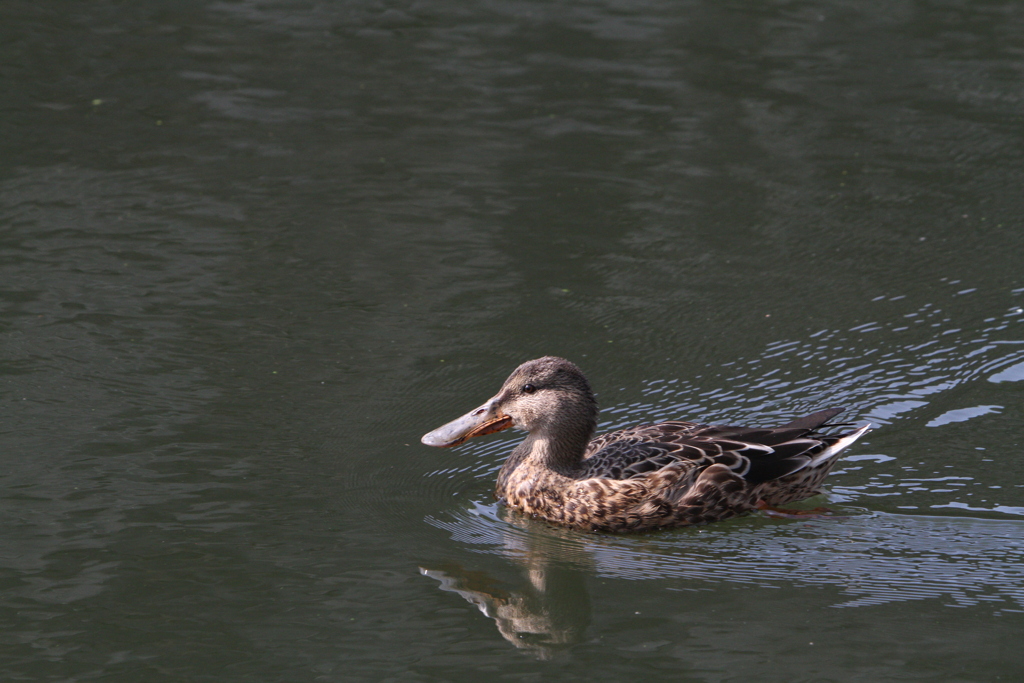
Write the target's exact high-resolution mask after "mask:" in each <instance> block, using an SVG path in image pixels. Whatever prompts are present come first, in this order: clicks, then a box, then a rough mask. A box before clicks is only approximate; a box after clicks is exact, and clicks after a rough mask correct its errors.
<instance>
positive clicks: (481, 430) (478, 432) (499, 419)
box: [420, 400, 512, 448]
mask: <svg viewBox="0 0 1024 683" xmlns="http://www.w3.org/2000/svg"><path fill="white" fill-rule="evenodd" d="M493 403H494V401H493V400H491V401H488V402H487V403H485V404H483V405H482V406H480V407H479V408H477V409H476V410H471V411H469V412H468V413H466V414H465V415H463V416H462V417H460V418H458V419H457V420H452V421H451V422H449V423H448V424H446V425H443V426H441V427H438V428H437V429H435V430H434V431H432V432H430V433H429V434H425V435H424V436H423V438H422V439H420V441H422V442H423V443H425V444H426V445H428V446H438V447H440V448H447V447H449V446H458V445H459V444H460V443H463V442H464V441H466V440H468V439H472V438H473V437H474V436H483V435H484V434H493V433H494V432H500V431H502V430H505V429H508V428H509V427H511V426H512V418H511V417H509V416H508V415H505V414H504V413H502V412H501V411H500V410H498V409H497V408H495V407H494V405H493Z"/></svg>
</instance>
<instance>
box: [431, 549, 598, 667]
mask: <svg viewBox="0 0 1024 683" xmlns="http://www.w3.org/2000/svg"><path fill="white" fill-rule="evenodd" d="M531 560H532V561H531V562H529V564H528V566H526V567H525V570H524V571H523V579H522V581H521V583H520V585H518V586H513V587H510V588H508V589H506V588H503V587H502V585H501V582H499V581H497V580H496V579H494V578H493V577H492V576H490V575H489V574H487V573H486V572H480V571H470V570H467V569H464V568H463V567H461V566H459V565H454V564H452V565H444V566H439V567H420V573H421V574H423V575H424V576H429V577H430V578H432V579H435V580H437V581H438V582H440V584H441V586H440V587H441V590H444V591H450V592H452V593H457V594H459V595H461V596H462V597H463V598H465V600H466V601H467V602H470V603H472V604H473V605H476V607H477V608H478V609H479V610H480V611H481V612H483V613H484V614H485V615H486V616H487V617H489V618H491V619H493V620H494V623H495V625H496V626H497V627H498V632H499V633H500V634H501V635H502V637H503V638H505V640H507V641H508V642H510V643H512V644H513V645H515V646H516V647H517V648H520V649H522V650H527V651H530V652H532V653H533V654H535V655H536V656H538V657H540V658H542V659H547V658H549V657H551V656H552V655H553V654H554V653H555V652H557V651H558V650H559V649H562V648H565V647H567V646H569V645H573V644H574V643H578V642H580V640H582V639H583V637H584V634H585V632H586V630H587V626H588V624H589V623H590V596H589V595H588V594H587V588H586V584H585V582H584V579H583V574H582V573H581V572H580V571H578V570H574V569H571V568H569V567H565V566H558V565H554V564H552V563H549V562H546V561H544V560H542V559H539V558H537V557H536V556H534V557H532V558H531Z"/></svg>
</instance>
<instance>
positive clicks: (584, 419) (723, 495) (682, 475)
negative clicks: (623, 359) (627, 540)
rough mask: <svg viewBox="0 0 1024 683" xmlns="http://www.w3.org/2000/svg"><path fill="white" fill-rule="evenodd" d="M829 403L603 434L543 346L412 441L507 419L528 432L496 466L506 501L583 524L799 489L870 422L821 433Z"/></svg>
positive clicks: (651, 524) (750, 500)
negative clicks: (781, 415) (739, 423)
mask: <svg viewBox="0 0 1024 683" xmlns="http://www.w3.org/2000/svg"><path fill="white" fill-rule="evenodd" d="M842 411H843V409H842V408H829V409H827V410H821V411H818V412H816V413H814V414H812V415H808V416H806V417H801V418H799V419H797V420H794V421H792V422H790V423H788V424H785V425H782V426H781V427H774V428H760V427H753V428H751V427H729V426H718V425H703V424H697V423H694V422H679V421H671V422H659V423H658V424H650V425H641V426H638V427H631V428H628V429H622V430H619V431H615V432H611V433H608V434H603V435H601V436H598V437H597V438H594V439H592V437H593V434H594V430H595V428H596V427H597V412H598V409H597V400H596V399H595V398H594V393H593V391H591V389H590V383H589V382H587V379H586V377H584V375H583V373H582V372H581V371H580V369H579V368H578V367H576V365H574V364H573V363H571V362H569V361H567V360H565V359H564V358H557V357H554V356H545V357H544V358H538V359H537V360H531V361H528V362H526V363H523V364H522V365H520V366H519V367H518V368H516V369H515V371H514V372H513V373H512V374H511V375H510V376H509V378H508V379H507V380H506V381H505V384H504V385H502V387H501V390H500V391H499V392H498V393H497V394H496V395H495V396H494V397H493V398H491V399H490V400H488V401H487V402H486V403H484V404H483V405H482V406H480V407H479V408H476V409H474V410H472V411H470V412H468V413H466V414H465V415H463V416H462V417H460V418H458V419H456V420H453V421H452V422H449V423H448V424H446V425H443V426H441V427H438V428H437V429H435V430H434V431H432V432H430V433H429V434H426V435H425V436H424V437H423V439H422V441H423V443H424V444H426V445H428V446H439V447H448V446H457V445H459V444H461V443H463V442H464V441H466V440H467V439H470V438H473V437H476V436H482V435H484V434H492V433H494V432H499V431H502V430H504V429H508V428H509V427H517V428H519V429H523V430H525V431H526V432H527V436H526V439H525V440H524V441H523V442H522V443H520V444H519V445H518V446H516V448H515V449H514V450H513V451H512V453H511V454H510V455H509V457H508V459H507V460H506V461H505V464H504V465H503V466H502V468H501V471H500V472H499V473H498V483H497V488H496V490H495V496H496V497H497V498H498V500H500V501H501V502H503V503H504V504H505V505H507V506H508V507H510V508H512V509H515V510H519V511H521V512H524V513H526V514H529V515H533V516H535V517H539V518H542V519H545V520H547V521H549V522H552V523H554V524H560V525H563V526H567V527H571V528H574V529H581V530H588V531H642V530H647V529H658V528H664V527H674V526H684V525H688V524H703V523H707V522H713V521H717V520H721V519H727V518H729V517H734V516H736V515H740V514H743V513H746V512H750V511H751V510H754V509H756V508H758V507H769V506H778V505H784V504H786V503H792V502H795V501H799V500H803V499H804V498H809V497H810V496H812V495H814V494H816V493H818V492H819V487H820V486H821V483H822V482H823V481H824V479H825V477H826V476H827V475H828V473H829V470H831V469H832V466H833V465H834V464H835V462H836V460H837V459H838V456H839V452H840V451H842V450H843V449H845V448H846V447H847V446H849V445H850V444H852V443H853V442H854V441H856V440H857V439H858V438H860V437H861V436H863V435H864V433H865V432H867V431H868V429H869V427H870V425H865V426H864V427H861V428H860V429H857V430H855V431H852V432H847V433H845V434H822V433H820V432H819V431H818V430H819V429H820V428H823V427H828V426H829V425H828V424H827V423H828V420H829V419H831V418H833V417H835V416H836V415H838V414H839V413H841V412H842Z"/></svg>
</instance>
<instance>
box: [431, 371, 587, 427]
mask: <svg viewBox="0 0 1024 683" xmlns="http://www.w3.org/2000/svg"><path fill="white" fill-rule="evenodd" d="M596 424H597V401H596V400H595V399H594V393H593V392H592V391H591V390H590V383H589V382H587V378H586V377H584V376H583V373H582V372H581V371H580V369H579V368H578V367H576V366H575V365H574V364H572V363H570V362H569V361H567V360H565V359H564V358H557V357H555V356H545V357H544V358H538V359H537V360H531V361H528V362H526V363H523V364H522V365H520V366H519V367H518V368H516V369H515V371H514V372H513V373H512V374H511V375H510V376H509V378H508V379H507V380H505V384H503V385H502V387H501V391H499V392H498V393H497V394H495V396H494V397H493V398H491V399H490V400H489V401H487V402H486V403H484V404H483V405H482V406H480V407H479V408H476V409H474V410H471V411H469V412H468V413H466V414H465V415H463V416H462V417H460V418H458V419H457V420H452V421H451V422H449V423H448V424H446V425H444V426H442V427H438V428H437V429H435V430H434V431H432V432H430V433H429V434H426V435H425V436H424V437H423V438H422V439H421V440H422V441H423V443H425V444H426V445H428V446H440V447H446V446H458V445H459V444H460V443H462V442H464V441H466V440H467V439H471V438H473V437H474V436H483V435H484V434H493V433H494V432H500V431H502V430H504V429H508V428H509V427H517V428H519V429H525V430H526V431H528V432H530V433H531V434H538V433H539V434H547V435H550V436H552V437H558V436H570V435H571V436H573V437H576V438H580V437H582V438H583V439H584V442H585V441H586V440H589V439H590V435H591V434H593V431H594V427H595V426H596Z"/></svg>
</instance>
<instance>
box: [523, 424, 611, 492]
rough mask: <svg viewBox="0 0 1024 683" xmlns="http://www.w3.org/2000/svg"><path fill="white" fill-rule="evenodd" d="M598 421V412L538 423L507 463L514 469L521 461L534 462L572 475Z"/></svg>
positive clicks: (533, 464) (577, 469)
mask: <svg viewBox="0 0 1024 683" xmlns="http://www.w3.org/2000/svg"><path fill="white" fill-rule="evenodd" d="M596 425H597V419H596V416H595V417H594V418H593V419H588V420H586V421H580V422H573V423H571V424H565V423H561V424H552V423H548V424H546V425H541V426H539V427H535V428H534V429H533V430H531V431H530V434H529V435H528V436H527V437H526V439H524V440H523V442H522V443H521V444H519V445H518V446H517V447H516V449H515V450H514V451H512V454H511V455H510V456H509V459H508V461H507V462H506V467H508V468H509V470H510V471H511V470H512V469H515V468H516V467H519V466H520V465H527V466H529V465H532V466H534V467H542V468H544V469H548V470H551V471H553V472H557V473H558V474H562V475H565V476H567V477H572V476H574V474H575V473H576V472H578V471H579V469H580V464H581V462H582V461H583V453H584V452H585V451H586V450H587V444H589V443H590V438H591V437H592V436H593V435H594V429H595V427H596ZM503 469H504V468H503Z"/></svg>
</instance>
